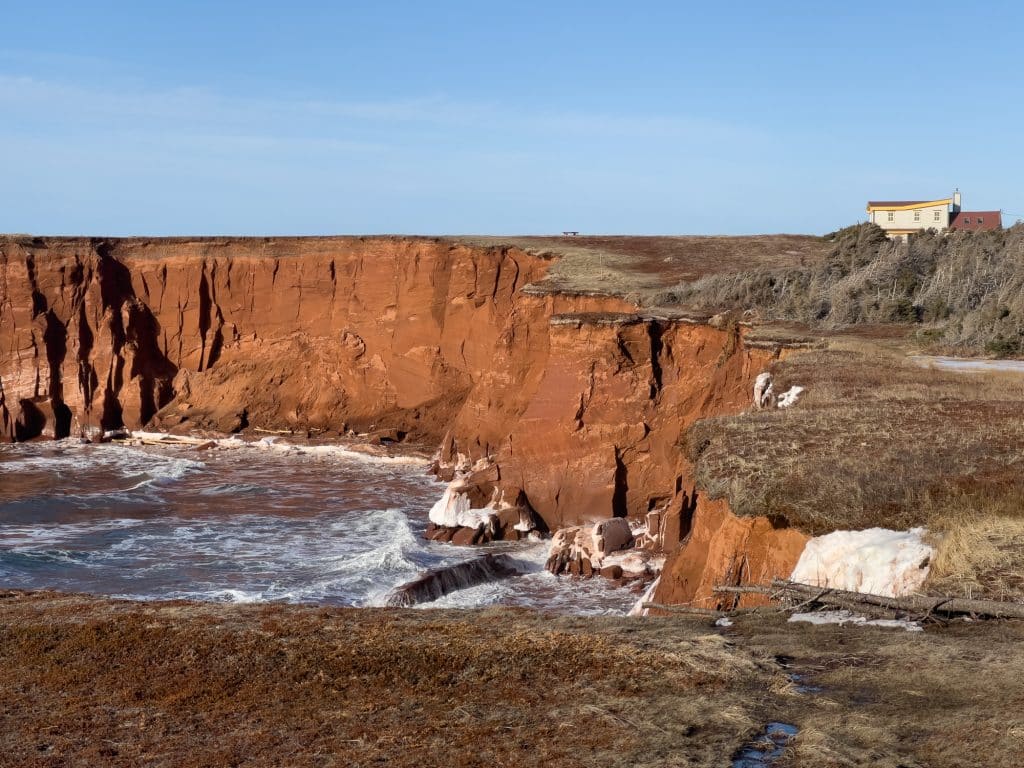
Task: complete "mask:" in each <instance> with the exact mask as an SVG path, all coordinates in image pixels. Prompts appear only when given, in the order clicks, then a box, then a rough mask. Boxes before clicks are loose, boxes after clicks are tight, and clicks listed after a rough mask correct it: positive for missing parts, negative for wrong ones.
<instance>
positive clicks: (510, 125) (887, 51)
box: [0, 0, 1024, 235]
mask: <svg viewBox="0 0 1024 768" xmlns="http://www.w3.org/2000/svg"><path fill="white" fill-rule="evenodd" d="M1022 30H1024V4H1020V3H1016V2H989V3H964V2H944V0H933V1H932V2H887V3H884V2H856V3H854V2H832V1H831V0H827V1H823V0H818V1H817V2H786V1H785V0H778V1H777V2H762V1H760V0H759V1H757V2H713V3H708V2H701V3H690V2H642V1H640V0H636V1H635V2H624V1H623V0H619V1H618V2H602V1H601V0H586V1H583V0H579V1H578V2H574V1H568V0H567V1H565V2H558V1H557V0H548V2H533V1H532V0H518V1H517V2H502V3H497V2H484V1H483V0H480V1H479V2H454V1H452V2H448V1H446V0H431V1H430V2H424V1H422V0H420V1H416V2H414V1H409V2H404V1H403V2H398V1H395V2H389V1H388V0H379V1H378V2H370V1H367V2H333V3H329V2H322V3H315V2H302V1H301V0H296V1H293V2H290V3H282V2H280V1H277V2H262V1H261V0H247V1H246V2H189V1H187V0H178V1H177V2H162V3H161V2H138V0H135V1H134V2H103V0H92V1H90V2H81V1H80V0H79V1H76V2H45V0H38V2H25V1H24V0H18V2H12V1H11V0H0V231H6V232H31V233H37V234H70V233H80V234H108V235H110V234H154V235H156V234H221V233H227V234H319V233H378V232H394V233H424V234H437V233H493V234H508V233H547V232H554V231H561V230H563V229H577V230H581V231H583V232H588V233H598V232H603V233H607V232H611V233H634V234H655V233H667V234H672V233H754V232H814V233H821V232H826V231H829V230H831V229H835V228H836V227H839V226H843V225H846V224H849V223H853V222H855V221H857V220H858V219H859V218H863V217H864V204H865V201H866V200H867V199H869V198H872V199H892V198H897V199H901V198H910V199H913V198H918V197H925V198H928V197H941V196H946V195H949V194H951V193H952V191H953V188H954V186H958V187H959V188H960V189H961V190H962V192H963V195H964V206H965V208H975V209H979V208H980V209H991V208H1002V209H1004V210H1006V211H1018V212H1024V141H1022V136H1024V131H1022V127H1024V44H1022V42H1021V32H1022ZM1005 218H1006V221H1007V223H1010V222H1012V221H1014V220H1015V218H1016V217H1013V216H1007V217H1005Z"/></svg>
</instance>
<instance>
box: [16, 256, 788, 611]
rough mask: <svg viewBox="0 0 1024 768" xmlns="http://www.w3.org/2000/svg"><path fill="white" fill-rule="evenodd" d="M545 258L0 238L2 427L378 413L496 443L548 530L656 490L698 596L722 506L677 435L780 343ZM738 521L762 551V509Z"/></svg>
mask: <svg viewBox="0 0 1024 768" xmlns="http://www.w3.org/2000/svg"><path fill="white" fill-rule="evenodd" d="M548 265H549V262H547V261H546V260H545V259H543V258H540V257H537V256H533V255H530V254H528V253H526V252H524V251H520V250H517V249H514V248H482V247H476V248H474V247H468V246H464V245H460V244H455V243H451V242H448V241H443V240H434V239H425V238H284V239H256V238H249V239H244V238H240V239H214V238H209V239H158V240H145V239H128V240H88V239H35V240H28V239H22V240H15V239H9V240H6V241H0V437H3V438H4V439H29V438H32V437H36V436H40V435H47V436H55V437H63V436H67V435H72V434H78V433H81V432H89V431H96V430H107V429H114V428H117V427H120V426H122V425H123V426H127V427H129V428H137V427H141V426H143V425H149V426H151V427H156V428H161V429H167V430H178V431H186V430H190V429H196V428H209V429H217V430H221V431H238V430H243V429H246V428H251V427H259V428H264V429H279V428H287V429H295V430H317V431H321V432H324V433H327V434H332V433H337V434H340V433H344V432H345V431H347V430H349V429H355V430H356V431H359V432H364V431H370V430H383V429H387V430H392V431H393V432H395V433H398V434H400V435H404V434H408V435H411V436H413V437H415V438H418V439H420V440H422V441H425V442H428V443H432V444H440V446H441V452H440V453H441V459H442V460H449V461H453V460H454V459H455V458H456V457H457V456H458V455H459V454H462V455H463V456H465V457H468V458H469V459H471V460H475V459H478V458H482V457H492V458H493V460H494V463H495V465H496V475H495V476H496V480H495V484H496V485H497V487H498V488H499V489H500V491H501V492H503V493H504V494H505V496H506V498H509V499H513V498H517V497H518V498H524V499H525V500H527V501H528V503H529V505H530V506H532V508H533V509H534V510H535V511H536V513H537V514H538V515H539V516H540V517H541V518H542V519H543V521H544V523H546V525H547V527H548V528H550V529H555V528H557V527H559V526H561V525H566V524H572V523H577V522H581V521H587V520H596V519H601V518H606V517H609V516H613V515H614V516H630V517H642V516H644V515H646V513H648V512H650V511H652V510H659V511H660V512H661V513H662V514H661V515H660V520H661V521H662V522H661V529H662V530H661V533H662V538H663V540H664V543H665V547H666V549H667V550H668V551H675V550H677V549H678V545H679V544H680V542H682V541H683V540H684V539H686V541H687V545H686V547H684V548H683V549H682V550H679V554H677V555H675V556H673V558H672V559H671V560H670V562H669V566H668V568H666V572H665V576H664V577H663V579H662V584H661V587H660V589H659V593H658V595H659V599H665V600H669V599H671V600H673V601H679V600H684V599H692V598H693V597H694V596H695V595H702V596H707V595H706V593H707V591H708V589H709V588H710V586H709V585H710V584H712V583H713V582H714V579H716V578H719V577H720V575H721V573H720V572H721V567H720V566H721V565H722V563H720V562H717V560H721V559H722V558H726V555H725V554H722V552H724V550H722V551H721V552H720V551H719V550H720V549H721V548H718V549H716V545H708V546H703V545H700V546H698V543H699V542H700V541H703V539H702V538H701V537H703V536H704V534H705V533H706V532H710V531H724V530H725V529H726V528H728V526H726V525H725V524H724V523H722V520H725V518H724V517H722V516H723V515H727V514H729V513H727V510H725V511H722V510H720V509H719V508H718V507H714V509H712V508H711V507H708V506H707V505H706V502H705V501H704V500H703V499H702V498H701V496H700V493H699V490H694V489H693V488H692V485H691V472H690V468H689V467H688V466H687V464H686V462H685V459H684V458H683V455H682V452H681V451H680V450H679V447H678V446H679V442H680V440H681V437H682V435H683V433H684V432H685V430H686V429H687V428H688V427H689V426H690V425H691V424H692V423H693V421H695V420H696V419H699V418H703V417H706V416H711V415H716V414H721V413H728V412H735V411H737V410H740V409H742V408H743V407H746V406H747V405H748V403H749V401H750V392H751V386H752V382H753V380H754V378H755V377H756V375H757V374H758V373H760V372H761V371H762V370H764V368H765V367H766V366H767V364H768V363H769V362H770V360H771V359H772V353H771V352H768V351H766V350H762V349H751V348H748V347H746V346H745V345H744V343H743V338H742V332H741V330H740V329H738V328H735V327H732V328H713V327H710V326H708V325H702V324H696V323H693V322H689V321H686V320H684V319H681V318H676V317H669V316H656V315H649V314H643V313H642V312H638V311H637V309H636V307H634V306H632V305H630V304H629V303H628V302H626V301H623V300H621V299H617V298H613V297H608V296H588V295H566V294H558V293H545V292H544V291H541V290H536V289H528V288H527V286H531V285H534V286H535V285H536V284H537V283H538V281H540V280H542V278H543V277H544V275H545V272H546V270H547V267H548ZM524 289H526V290H524ZM720 505H721V503H719V506H720ZM705 510H709V511H707V512H705ZM715 515H718V518H721V520H719V519H718V518H716V517H715ZM733 519H734V520H735V518H733ZM716 520H718V523H719V524H717V525H716V523H715V521H716ZM737 524H739V525H741V527H742V526H752V527H750V528H749V531H748V533H747V534H745V536H746V538H744V537H743V536H740V537H739V539H742V540H743V542H745V543H744V544H743V547H746V549H747V550H750V551H753V550H754V549H756V547H757V546H760V544H758V542H762V541H764V542H768V544H766V546H767V547H768V549H770V550H771V551H772V552H774V551H775V545H776V542H775V538H773V537H775V534H774V533H772V532H771V531H774V529H771V526H770V524H769V523H767V521H763V523H757V522H754V523H751V522H749V521H738V523H737ZM729 525H731V526H732V528H728V530H729V531H732V530H733V528H735V524H732V523H729ZM765 525H767V526H768V528H764V526H765ZM759 526H760V527H759ZM769 529H771V530H769ZM698 534H700V535H698ZM709 535H711V534H709ZM715 535H718V536H719V537H720V538H722V537H725V538H728V536H731V537H732V538H729V541H733V540H739V539H737V537H736V536H735V535H734V534H733V533H729V534H728V536H726V534H725V533H719V534H715ZM795 535H799V534H795ZM712 538H714V535H712ZM724 540H725V539H724V538H723V541H724ZM716 541H717V539H716ZM788 541H789V540H788V539H787V540H786V542H784V546H783V550H784V551H785V552H787V553H788V552H789V549H787V547H789V543H788ZM701 547H703V548H701ZM743 547H740V548H743ZM725 549H728V547H726V548H725ZM687 552H689V554H686V553H687ZM796 555H797V556H798V555H799V552H797V553H796ZM772 557H774V555H772ZM788 558H789V555H788V554H785V555H782V556H780V557H779V558H777V559H778V560H779V562H778V563H776V562H775V560H772V561H771V567H772V568H775V567H783V566H784V562H783V561H788ZM726 559H727V558H726ZM749 559H750V558H749V556H748V560H749ZM768 559H769V560H771V558H770V557H769V558H768ZM711 560H716V562H710V561H711ZM699 561H703V563H704V565H700V562H699ZM766 562H767V561H766ZM794 562H795V560H794ZM749 567H751V568H755V569H756V564H754V565H750V566H749ZM695 568H696V569H697V571H699V573H700V574H703V575H695V573H697V571H694V569H695ZM716 569H717V570H716ZM705 572H706V573H705Z"/></svg>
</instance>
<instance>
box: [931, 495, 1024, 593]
mask: <svg viewBox="0 0 1024 768" xmlns="http://www.w3.org/2000/svg"><path fill="white" fill-rule="evenodd" d="M1005 501H1008V500H1006V499H999V500H998V501H997V504H996V506H997V510H992V509H986V508H985V506H984V505H981V508H980V509H979V508H977V506H976V507H975V508H974V509H971V507H970V505H969V504H963V505H958V506H957V507H955V508H953V509H949V508H948V507H947V508H943V509H939V510H936V511H935V512H934V513H933V514H932V515H931V516H930V517H929V521H928V528H929V530H930V531H932V532H933V533H934V535H935V539H936V541H935V545H936V552H935V557H934V558H933V559H932V564H931V572H930V573H929V576H928V581H929V586H930V587H931V589H932V590H934V591H936V592H941V593H942V594H946V595H963V596H964V597H968V598H972V597H975V596H981V595H984V596H986V597H992V598H995V599H997V600H1014V601H1018V602H1022V601H1024V516H1022V515H1021V510H1019V509H1014V510H1010V511H1007V510H1003V509H998V507H1001V506H1002V505H1001V503H999V502H1005ZM975 504H977V501H976V500H975Z"/></svg>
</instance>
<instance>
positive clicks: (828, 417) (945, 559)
mask: <svg viewBox="0 0 1024 768" xmlns="http://www.w3.org/2000/svg"><path fill="white" fill-rule="evenodd" d="M773 373H774V376H775V379H776V387H778V388H779V390H780V391H782V390H784V389H787V388H788V387H790V386H792V385H800V386H803V387H806V388H807V391H806V393H805V395H804V396H803V397H802V399H801V400H800V401H799V403H798V404H797V406H795V407H793V408H790V409H786V410H766V411H753V410H751V411H748V412H745V413H742V414H738V415H736V416H730V417H722V418H716V419H708V420H704V421H701V422H699V423H698V424H696V425H695V426H694V428H693V429H692V430H691V431H690V433H689V435H688V436H687V444H686V446H685V448H686V450H687V451H688V452H689V455H690V458H691V459H692V460H693V461H694V463H695V464H696V467H697V478H698V482H699V484H700V486H701V487H703V488H705V489H706V490H707V491H708V493H709V494H710V495H711V496H712V497H715V498H719V497H723V496H724V497H726V498H728V500H729V502H730V505H731V507H732V508H733V510H734V511H736V512H737V513H738V514H743V515H762V514H768V515H773V516H777V517H779V518H781V519H784V520H785V521H786V522H788V523H789V524H790V525H793V526H796V527H798V528H800V529H801V530H804V531H806V532H808V533H812V534H820V533H827V532H829V531H832V530H836V529H861V528H867V527H871V526H882V527H885V528H895V529H906V528H910V527H913V526H917V525H925V526H927V527H928V528H929V529H930V530H931V531H933V532H934V533H935V534H937V535H940V536H941V541H940V551H939V557H938V559H937V561H936V563H935V568H934V574H933V584H932V586H933V588H935V589H937V590H940V591H946V590H948V591H953V592H955V593H957V594H966V595H968V596H979V595H982V594H984V595H986V596H988V597H995V598H997V599H998V598H1011V599H1024V472H1022V471H1021V469H1022V462H1024V450H1022V447H1024V420H1022V419H1021V418H1020V413H1021V412H1022V410H1024V377H1022V376H1019V375H1013V374H993V373H985V374H963V373H953V372H944V371H939V370H932V369H929V368H925V367H922V366H920V365H918V364H916V363H914V362H912V361H910V360H908V359H907V357H906V355H905V354H904V351H903V350H902V349H901V348H900V344H899V343H892V342H889V343H888V344H887V343H885V342H875V341H866V340H862V339H855V338H833V339H831V340H829V341H828V347H827V348H825V349H815V350H809V351H800V352H795V353H792V354H791V355H790V356H788V357H786V358H785V359H784V361H783V362H781V363H778V364H776V365H775V367H774V369H773Z"/></svg>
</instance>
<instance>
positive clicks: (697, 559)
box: [653, 496, 809, 608]
mask: <svg viewBox="0 0 1024 768" xmlns="http://www.w3.org/2000/svg"><path fill="white" fill-rule="evenodd" d="M691 523H692V528H691V530H690V532H689V535H688V536H687V537H686V540H685V541H684V542H683V543H682V545H681V546H679V547H677V548H675V549H674V550H673V551H671V552H670V554H669V556H668V560H667V561H666V563H665V568H664V571H663V572H662V577H661V579H660V580H659V583H658V587H657V589H656V590H655V592H654V593H653V600H654V602H658V603H663V604H672V603H688V604H691V605H695V606H697V607H701V608H732V607H736V605H737V603H738V599H737V597H736V596H729V595H720V594H716V593H715V592H714V591H713V590H714V588H715V587H716V586H719V585H739V584H747V583H756V584H767V583H769V582H770V581H771V580H772V579H773V578H788V577H789V575H790V574H791V573H792V572H793V568H794V567H795V566H796V564H797V561H798V560H799V559H800V555H801V553H802V552H803V550H804V546H805V545H806V544H807V541H808V538H809V537H808V536H806V535H805V534H803V533H801V532H800V531H797V530H795V529H793V528H789V527H787V526H786V525H785V524H784V523H781V522H780V521H772V520H770V519H768V518H766V517H737V516H736V515H735V514H733V513H732V511H731V510H730V509H729V505H728V503H727V502H726V501H725V500H724V499H717V500H709V499H707V498H706V497H704V496H699V497H698V500H697V504H696V505H695V508H694V510H693V515H692V518H691ZM743 600H744V605H754V604H758V603H764V602H767V600H766V599H765V598H764V596H762V595H745V596H743Z"/></svg>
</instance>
